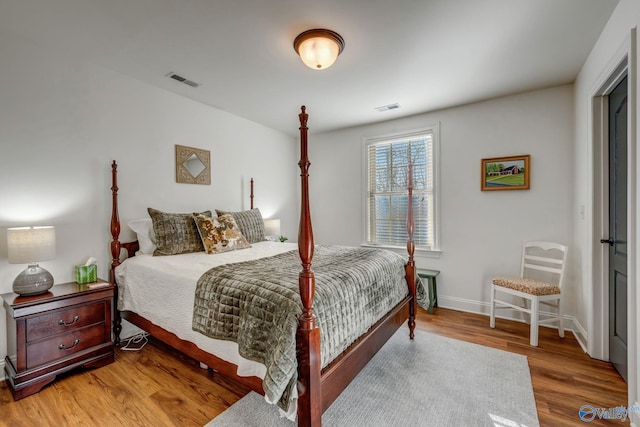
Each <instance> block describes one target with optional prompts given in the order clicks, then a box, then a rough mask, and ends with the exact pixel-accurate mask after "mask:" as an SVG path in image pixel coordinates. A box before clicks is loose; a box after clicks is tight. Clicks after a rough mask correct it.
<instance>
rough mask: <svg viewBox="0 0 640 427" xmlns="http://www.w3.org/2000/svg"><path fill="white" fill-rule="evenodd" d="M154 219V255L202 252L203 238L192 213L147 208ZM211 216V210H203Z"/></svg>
mask: <svg viewBox="0 0 640 427" xmlns="http://www.w3.org/2000/svg"><path fill="white" fill-rule="evenodd" d="M147 211H148V212H149V216H150V217H151V220H152V221H153V231H154V233H155V235H156V250H155V251H153V255H154V256H161V255H177V254H186V253H190V252H202V251H203V250H204V247H203V246H202V240H200V234H199V233H198V228H197V227H196V223H195V221H194V220H193V214H190V213H166V212H162V211H159V210H157V209H153V208H147ZM202 214H204V215H207V216H211V211H205V212H202Z"/></svg>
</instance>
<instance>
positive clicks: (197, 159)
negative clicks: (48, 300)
mask: <svg viewBox="0 0 640 427" xmlns="http://www.w3.org/2000/svg"><path fill="white" fill-rule="evenodd" d="M176 182H178V183H182V184H203V185H210V184H211V153H210V152H209V150H201V149H199V148H193V147H186V146H184V145H176Z"/></svg>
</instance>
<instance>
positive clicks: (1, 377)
mask: <svg viewBox="0 0 640 427" xmlns="http://www.w3.org/2000/svg"><path fill="white" fill-rule="evenodd" d="M4 365H5V361H4V359H2V360H1V361H0V381H4V380H6V379H7V378H6V377H5V376H4Z"/></svg>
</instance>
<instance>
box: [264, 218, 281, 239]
mask: <svg viewBox="0 0 640 427" xmlns="http://www.w3.org/2000/svg"><path fill="white" fill-rule="evenodd" d="M264 234H265V235H266V236H279V235H280V220H279V219H265V220H264Z"/></svg>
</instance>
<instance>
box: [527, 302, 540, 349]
mask: <svg viewBox="0 0 640 427" xmlns="http://www.w3.org/2000/svg"><path fill="white" fill-rule="evenodd" d="M539 309H540V304H539V303H538V300H537V299H532V300H531V326H530V328H531V331H530V335H531V337H530V339H529V343H530V344H531V345H532V346H533V347H537V346H538V310H539Z"/></svg>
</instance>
